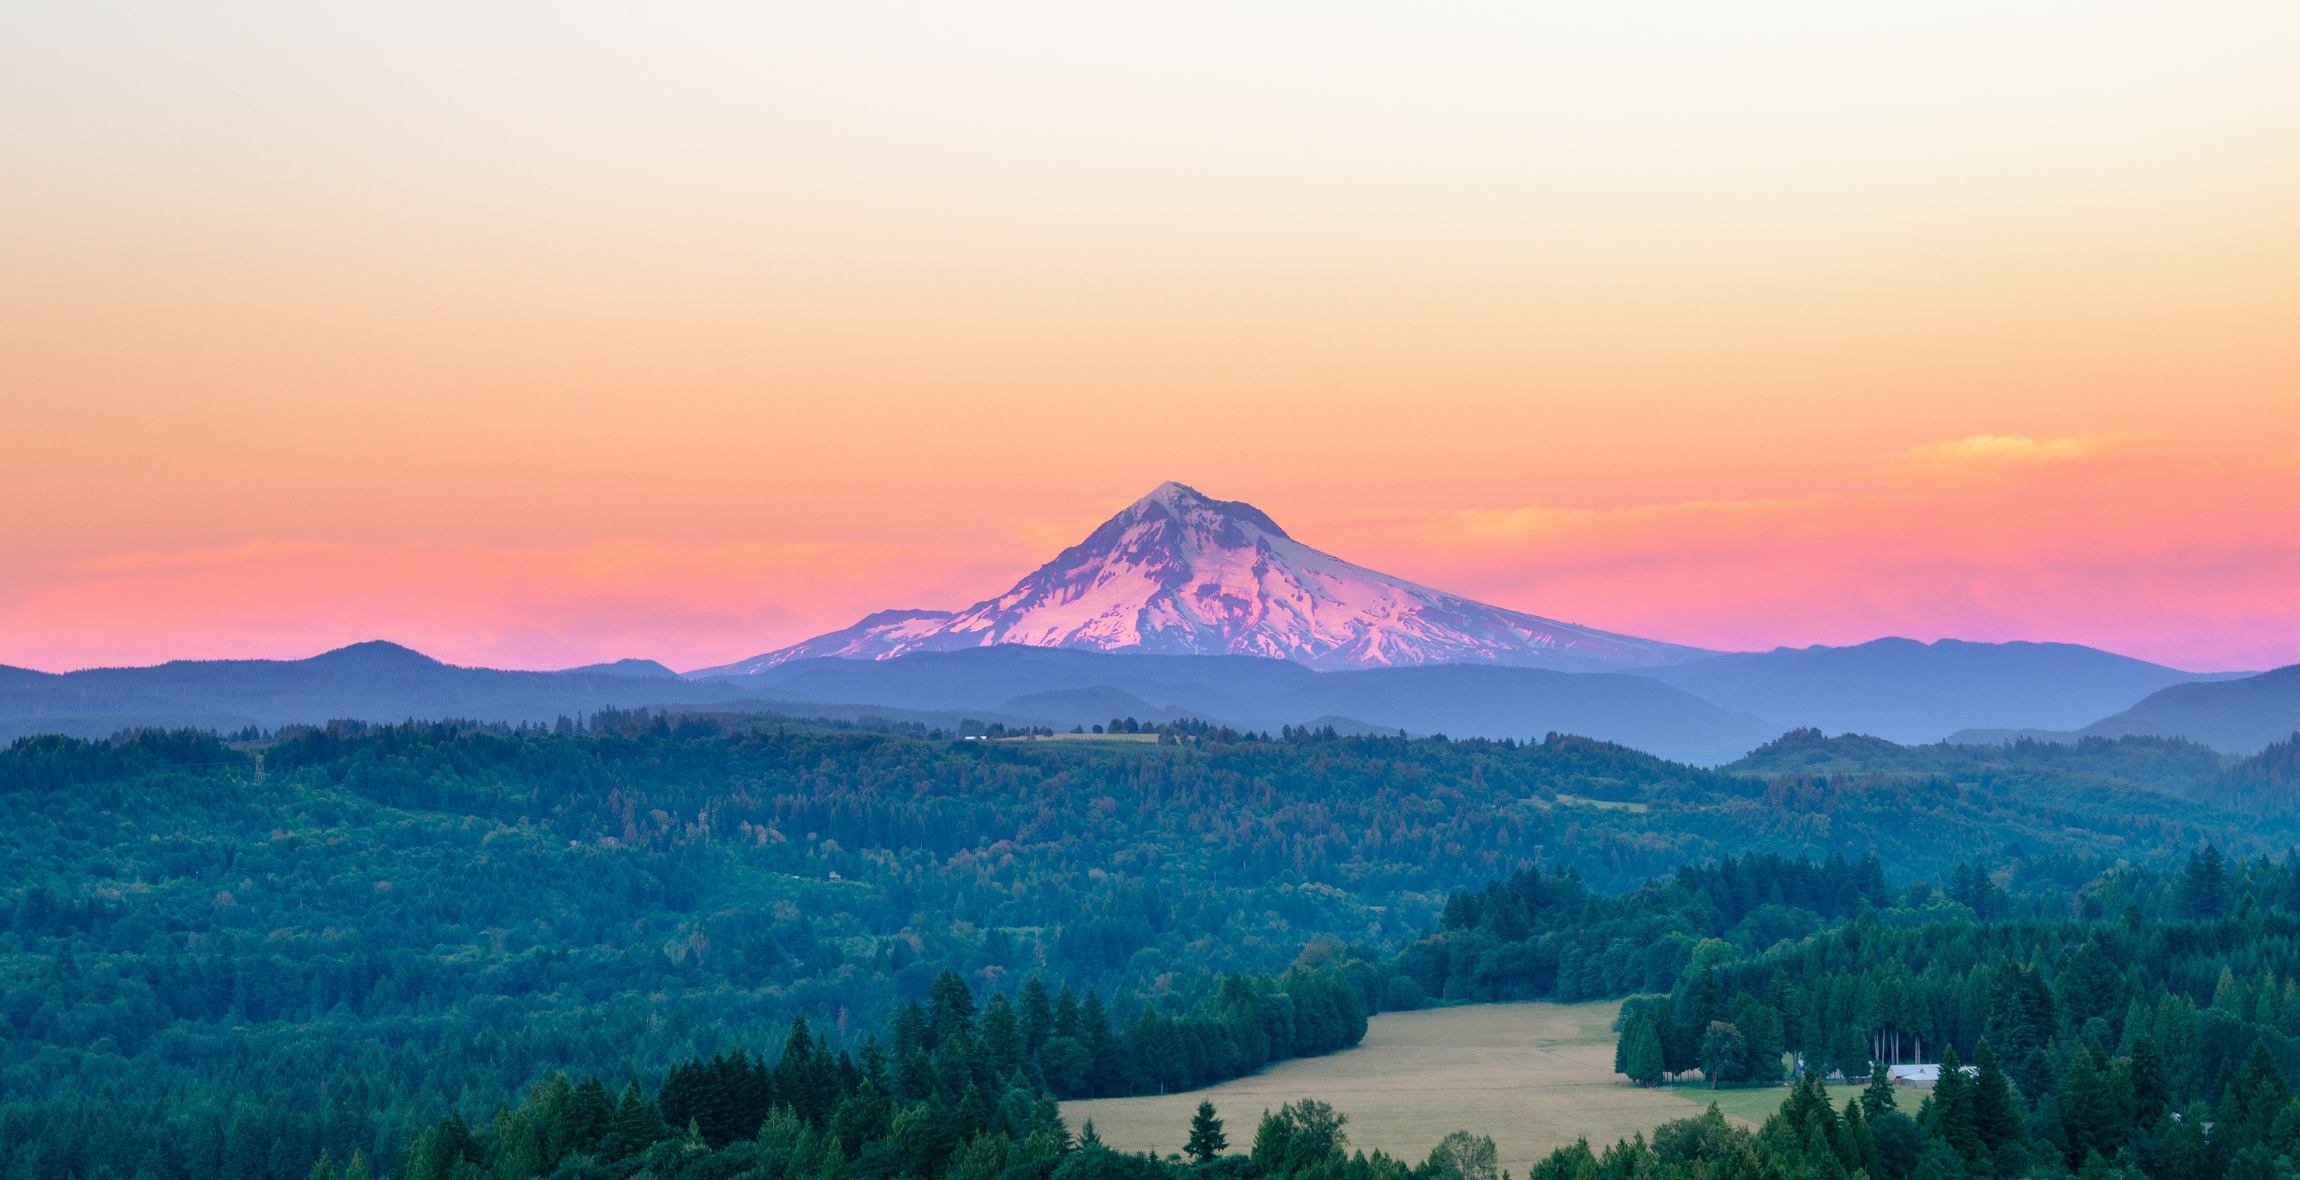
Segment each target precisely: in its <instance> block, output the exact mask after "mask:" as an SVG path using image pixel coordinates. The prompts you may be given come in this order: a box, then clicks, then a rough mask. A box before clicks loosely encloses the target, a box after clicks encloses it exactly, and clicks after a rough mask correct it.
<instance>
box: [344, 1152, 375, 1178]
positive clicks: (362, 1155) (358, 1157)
mask: <svg viewBox="0 0 2300 1180" xmlns="http://www.w3.org/2000/svg"><path fill="white" fill-rule="evenodd" d="M343 1180H375V1173H374V1171H373V1170H372V1169H370V1168H369V1167H368V1166H367V1153H366V1152H363V1151H361V1150H359V1149H358V1148H356V1147H355V1148H353V1149H352V1152H351V1162H350V1163H348V1164H345V1165H344V1166H343Z"/></svg>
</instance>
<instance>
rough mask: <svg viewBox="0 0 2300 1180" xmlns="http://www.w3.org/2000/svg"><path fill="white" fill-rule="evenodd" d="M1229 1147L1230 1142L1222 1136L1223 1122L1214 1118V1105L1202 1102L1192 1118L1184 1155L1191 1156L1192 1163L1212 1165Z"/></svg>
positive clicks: (1183, 1149)
mask: <svg viewBox="0 0 2300 1180" xmlns="http://www.w3.org/2000/svg"><path fill="white" fill-rule="evenodd" d="M1228 1146H1230V1141H1229V1139H1227V1138H1225V1137H1224V1136H1223V1134H1222V1120H1221V1119H1218V1118H1215V1117H1214V1104H1213V1103H1211V1102H1200V1103H1199V1104H1198V1113H1197V1114H1195V1115H1193V1116H1191V1118H1190V1141H1189V1143H1187V1144H1186V1145H1184V1146H1183V1148H1182V1154H1184V1155H1187V1156H1189V1157H1190V1160H1191V1162H1192V1163H1200V1164H1210V1163H1212V1162H1214V1157H1216V1156H1218V1155H1220V1154H1222V1151H1223V1149H1224V1148H1227V1147H1228Z"/></svg>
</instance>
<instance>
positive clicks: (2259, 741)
mask: <svg viewBox="0 0 2300 1180" xmlns="http://www.w3.org/2000/svg"><path fill="white" fill-rule="evenodd" d="M2077 732H2078V733H2079V734H2081V735H2084V736H2087V737H2121V736H2123V735H2125V734H2128V733H2135V734H2153V735H2156V736H2159V737H2184V738H2187V739H2188V740H2190V741H2192V742H2203V743H2205V744H2206V745H2209V746H2213V747H2215V748H2217V749H2221V750H2226V751H2228V752H2229V753H2232V754H2250V753H2253V752H2254V751H2257V750H2263V749H2266V748H2267V747H2268V746H2270V745H2272V744H2274V743H2276V742H2280V741H2284V740H2286V739H2288V738H2291V737H2292V736H2293V735H2294V734H2295V733H2296V732H2300V664H2291V665H2288V666H2286V667H2282V668H2278V669H2276V670H2275V671H2273V672H2262V673H2260V674H2259V675H2257V676H2247V677H2244V678H2242V679H2235V680H2223V681H2219V682H2208V683H2201V684H2175V685H2173V686H2172V687H2170V688H2167V689H2164V690H2162V691H2160V692H2156V693H2152V694H2150V695H2149V696H2148V697H2147V698H2145V699H2143V700H2142V701H2141V702H2140V703H2139V704H2136V705H2134V706H2132V707H2131V708H2129V709H2126V710H2125V711H2123V712H2121V713H2118V714H2116V715H2115V716H2113V717H2104V718H2102V719H2100V720H2098V721H2095V722H2093V723H2092V724H2090V725H2087V726H2085V727H2084V728H2083V729H2080V730H2078V731H2077Z"/></svg>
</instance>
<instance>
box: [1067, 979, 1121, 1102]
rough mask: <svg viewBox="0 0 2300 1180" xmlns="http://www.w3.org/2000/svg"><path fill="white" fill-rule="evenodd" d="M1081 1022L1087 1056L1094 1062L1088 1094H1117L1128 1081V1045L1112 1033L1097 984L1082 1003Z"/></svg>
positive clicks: (1100, 1096) (1079, 1012)
mask: <svg viewBox="0 0 2300 1180" xmlns="http://www.w3.org/2000/svg"><path fill="white" fill-rule="evenodd" d="M1078 1023H1079V1025H1080V1027H1081V1029H1082V1030H1083V1031H1084V1033H1085V1042H1086V1053H1087V1059H1088V1060H1089V1061H1090V1062H1091V1063H1092V1064H1091V1065H1090V1066H1089V1067H1088V1069H1089V1073H1088V1079H1089V1080H1088V1082H1087V1091H1088V1096H1090V1097H1095V1098H1106V1097H1112V1096H1115V1095H1116V1094H1117V1093H1118V1091H1119V1089H1120V1088H1121V1087H1122V1086H1124V1085H1125V1082H1126V1061H1125V1057H1124V1046H1123V1045H1121V1044H1120V1043H1119V1040H1118V1038H1117V1037H1115V1036H1113V1035H1111V1032H1110V1018H1109V1016H1107V1015H1105V1014H1104V1013H1103V1010H1102V997H1101V996H1099V995H1097V994H1095V991H1094V989H1093V988H1088V989H1086V1002H1085V1003H1084V1004H1081V1005H1079V1007H1078Z"/></svg>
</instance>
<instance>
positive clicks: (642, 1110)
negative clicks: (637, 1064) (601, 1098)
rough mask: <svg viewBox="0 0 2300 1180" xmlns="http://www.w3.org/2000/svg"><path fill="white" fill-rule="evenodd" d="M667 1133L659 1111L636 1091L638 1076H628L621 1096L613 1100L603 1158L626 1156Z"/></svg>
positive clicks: (658, 1140) (640, 1150)
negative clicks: (617, 1100) (613, 1112)
mask: <svg viewBox="0 0 2300 1180" xmlns="http://www.w3.org/2000/svg"><path fill="white" fill-rule="evenodd" d="M669 1134H670V1130H669V1128H667V1127H665V1126H664V1125H663V1116H662V1114H661V1112H659V1111H657V1110H656V1109H655V1104H654V1103H653V1102H650V1101H648V1100H647V1096H646V1095H645V1094H642V1093H640V1092H639V1079H637V1078H632V1079H631V1080H630V1082H629V1083H628V1084H626V1085H625V1086H624V1087H623V1097H622V1100H621V1101H619V1102H617V1103H616V1104H615V1117H614V1120H613V1121H612V1122H610V1123H609V1124H608V1129H607V1158H608V1159H609V1160H623V1159H629V1158H630V1157H632V1156H634V1155H637V1154H639V1153H640V1152H642V1151H645V1150H647V1149H648V1148H650V1147H653V1146H654V1145H656V1144H657V1143H660V1142H662V1141H663V1140H664V1139H665V1138H666V1137H668V1136H669Z"/></svg>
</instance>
